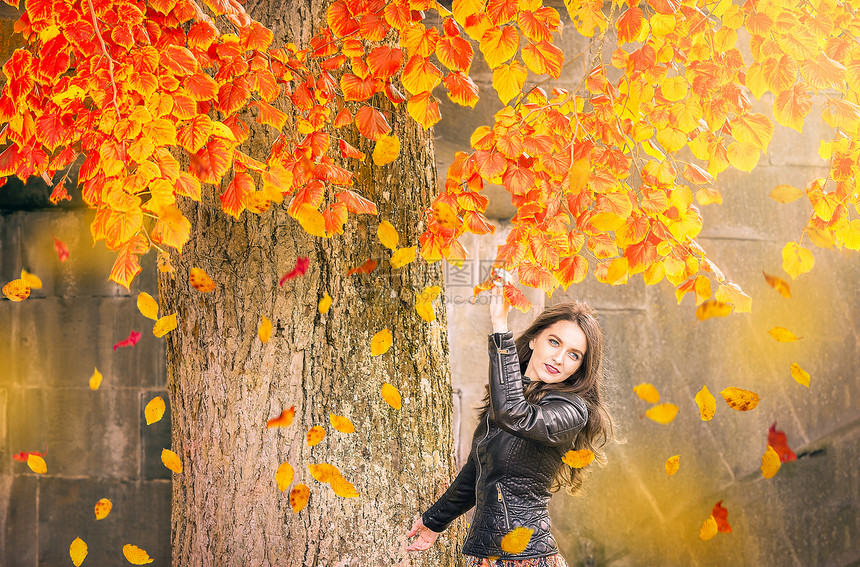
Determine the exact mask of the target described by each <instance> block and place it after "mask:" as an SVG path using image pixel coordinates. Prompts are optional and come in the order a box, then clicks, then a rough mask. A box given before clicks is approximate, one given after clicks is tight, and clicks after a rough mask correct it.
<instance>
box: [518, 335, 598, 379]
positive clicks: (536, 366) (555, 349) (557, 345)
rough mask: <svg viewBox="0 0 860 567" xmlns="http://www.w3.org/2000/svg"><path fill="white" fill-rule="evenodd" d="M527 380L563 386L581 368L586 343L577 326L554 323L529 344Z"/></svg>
mask: <svg viewBox="0 0 860 567" xmlns="http://www.w3.org/2000/svg"><path fill="white" fill-rule="evenodd" d="M529 346H530V347H531V349H532V357H531V359H530V360H529V364H528V367H527V368H526V376H527V377H529V378H531V379H532V380H539V381H541V382H546V383H548V384H555V383H557V382H564V381H565V380H567V379H568V378H569V377H570V376H572V375H573V374H574V372H576V371H577V370H579V367H580V366H581V365H582V361H583V358H584V357H585V351H586V348H587V347H588V341H587V340H586V338H585V333H583V332H582V329H581V328H580V327H579V325H577V324H576V323H573V322H571V321H556V322H555V323H553V324H552V325H550V326H549V327H547V328H545V329H544V330H543V331H541V333H540V334H539V335H538V336H537V337H535V338H533V339H532V340H531V341H529Z"/></svg>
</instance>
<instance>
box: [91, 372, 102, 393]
mask: <svg viewBox="0 0 860 567" xmlns="http://www.w3.org/2000/svg"><path fill="white" fill-rule="evenodd" d="M101 385H102V373H101V372H99V369H98V368H95V369H94V370H93V375H92V376H90V390H98V389H99V386H101Z"/></svg>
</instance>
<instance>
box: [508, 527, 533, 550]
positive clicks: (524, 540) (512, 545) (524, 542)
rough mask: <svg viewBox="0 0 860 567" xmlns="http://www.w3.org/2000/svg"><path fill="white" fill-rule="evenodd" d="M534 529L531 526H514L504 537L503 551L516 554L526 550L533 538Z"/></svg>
mask: <svg viewBox="0 0 860 567" xmlns="http://www.w3.org/2000/svg"><path fill="white" fill-rule="evenodd" d="M533 533H534V530H532V529H530V528H522V527H520V528H514V529H512V530H511V531H509V532H508V533H506V534H505V537H503V538H502V551H504V552H505V553H509V554H511V555H516V554H518V553H522V552H523V551H525V549H526V547H528V545H529V541H531V539H532V534H533Z"/></svg>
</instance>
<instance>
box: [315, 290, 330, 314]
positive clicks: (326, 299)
mask: <svg viewBox="0 0 860 567" xmlns="http://www.w3.org/2000/svg"><path fill="white" fill-rule="evenodd" d="M331 302H332V299H331V296H330V295H329V294H328V292H326V293H325V295H323V298H322V299H320V302H319V304H317V309H318V310H319V312H320V313H321V314H323V315H325V314H326V313H328V310H329V307H331Z"/></svg>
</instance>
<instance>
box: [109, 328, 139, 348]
mask: <svg viewBox="0 0 860 567" xmlns="http://www.w3.org/2000/svg"><path fill="white" fill-rule="evenodd" d="M139 340H140V333H138V332H137V331H132V332H131V333H130V334H129V335H128V338H127V339H125V340H123V341H120V342H118V343H116V344H115V345H113V350H114V351H116V349H118V348H120V347H133V346H134V345H136V344H137V341H139Z"/></svg>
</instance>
